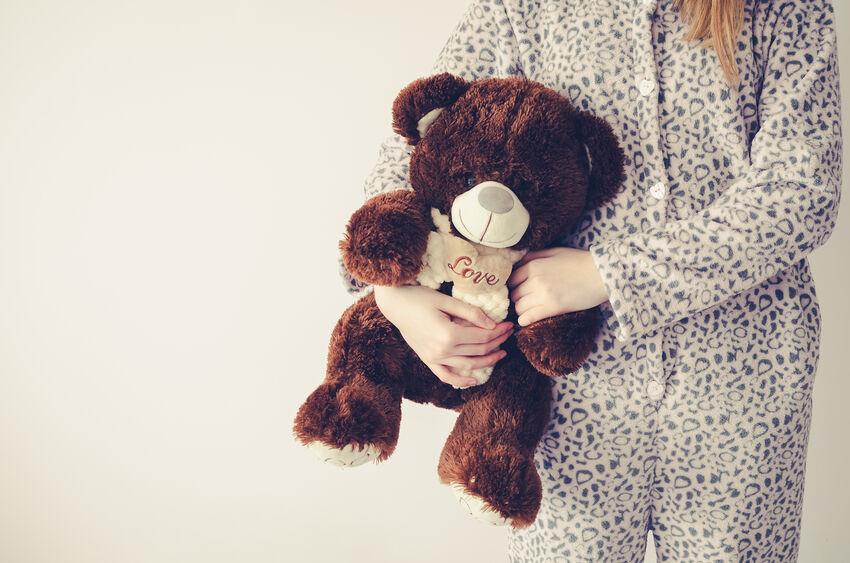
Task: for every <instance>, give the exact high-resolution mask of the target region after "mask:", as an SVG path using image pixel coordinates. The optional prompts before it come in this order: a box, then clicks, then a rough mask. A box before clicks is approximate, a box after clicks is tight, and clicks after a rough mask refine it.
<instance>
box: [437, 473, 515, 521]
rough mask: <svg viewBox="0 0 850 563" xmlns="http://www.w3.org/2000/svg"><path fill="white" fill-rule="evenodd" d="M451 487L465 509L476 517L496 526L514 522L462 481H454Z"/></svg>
mask: <svg viewBox="0 0 850 563" xmlns="http://www.w3.org/2000/svg"><path fill="white" fill-rule="evenodd" d="M449 487H451V489H452V491H453V492H454V494H455V497H456V498H457V501H458V502H459V503H460V505H461V506H462V507H463V509H464V510H466V512H468V513H469V514H470V515H471V516H473V517H474V518H477V519H478V520H481V521H482V522H487V523H488V524H493V525H494V526H505V525H508V524H511V523H512V522H513V519H511V518H505V517H504V516H502V514H501V513H500V512H499V511H498V509H496V508H494V507H493V506H491V505H490V503H488V502H487V501H486V500H484V499H483V498H481V497H479V496H478V495H476V494H474V493H472V492H470V491H468V490H467V489H466V487H464V486H463V485H461V484H460V483H452V484H450V485H449Z"/></svg>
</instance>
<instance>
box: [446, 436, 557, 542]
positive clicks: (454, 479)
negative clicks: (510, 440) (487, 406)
mask: <svg viewBox="0 0 850 563" xmlns="http://www.w3.org/2000/svg"><path fill="white" fill-rule="evenodd" d="M532 456H533V452H528V453H527V454H523V453H522V452H521V451H520V450H518V449H517V448H515V447H512V446H508V445H506V444H500V443H498V441H497V439H496V438H495V437H492V436H491V437H489V438H481V439H477V440H472V441H471V442H469V443H467V444H465V445H463V446H459V447H457V448H456V447H455V444H454V443H447V449H444V450H443V454H442V456H440V464H439V467H438V473H439V474H440V480H441V481H442V482H443V483H445V484H447V485H449V487H450V488H451V489H452V491H453V492H454V493H455V495H456V496H457V498H458V501H460V503H461V505H462V506H463V508H464V509H465V510H467V511H468V512H469V513H470V514H472V515H473V516H475V517H476V518H478V519H479V520H483V521H485V522H489V523H491V524H496V525H510V526H513V527H514V528H521V527H523V526H528V525H529V524H531V523H532V522H534V519H535V518H536V517H537V510H538V509H539V508H540V499H541V496H542V487H541V483H540V477H539V476H538V475H537V469H536V468H535V467H534V460H533V457H532Z"/></svg>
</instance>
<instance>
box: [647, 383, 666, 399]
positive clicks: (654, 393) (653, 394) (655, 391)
mask: <svg viewBox="0 0 850 563" xmlns="http://www.w3.org/2000/svg"><path fill="white" fill-rule="evenodd" d="M646 394H647V395H649V398H650V399H652V400H653V401H660V400H661V399H662V398H663V397H664V386H663V385H662V384H660V383H659V382H657V381H650V382H649V383H648V384H647V386H646Z"/></svg>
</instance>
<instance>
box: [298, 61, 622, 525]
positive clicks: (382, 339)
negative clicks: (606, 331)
mask: <svg viewBox="0 0 850 563" xmlns="http://www.w3.org/2000/svg"><path fill="white" fill-rule="evenodd" d="M393 118H394V129H395V131H396V132H397V133H399V134H400V135H402V136H404V137H406V138H407V141H408V143H410V144H411V145H414V149H413V151H412V153H411V155H410V183H411V185H412V186H413V190H412V191H407V190H400V191H395V192H391V193H386V194H382V195H379V196H376V197H374V198H372V199H370V200H369V201H367V202H366V203H365V204H364V205H363V206H362V207H361V208H360V209H359V210H357V211H356V212H355V213H354V215H353V216H352V217H351V220H350V222H349V224H348V229H347V234H346V237H345V239H344V240H343V241H342V242H341V243H340V248H341V250H342V255H343V260H344V262H345V265H346V267H347V268H348V270H349V271H350V272H351V274H352V275H354V277H356V278H358V279H359V280H362V281H364V282H367V283H370V284H376V285H387V286H398V285H403V284H416V283H418V284H422V285H427V286H429V287H432V288H441V289H442V290H443V291H448V289H447V288H448V287H449V286H451V293H452V295H454V296H455V297H457V298H459V299H462V300H464V301H466V302H468V303H472V304H475V305H477V306H480V307H482V308H483V309H484V310H485V312H487V313H488V314H489V315H490V316H491V317H492V318H493V319H494V320H495V321H497V322H498V321H502V320H504V319H505V318H506V317H507V316H508V314H509V305H510V303H509V299H508V289H507V287H506V285H505V282H506V281H507V278H508V276H509V275H510V273H511V269H512V267H513V264H514V263H515V262H516V261H517V260H519V259H520V258H521V257H522V256H523V255H524V254H525V253H526V252H528V251H529V250H535V249H542V248H545V247H547V246H551V245H555V244H557V243H558V241H560V240H561V239H562V238H563V237H564V235H566V234H567V233H569V232H570V231H571V230H572V229H573V228H574V226H575V225H576V223H577V221H578V219H579V218H580V217H581V215H582V214H583V213H584V211H585V210H586V209H588V208H592V207H596V206H599V205H602V204H603V203H605V202H607V201H608V200H610V199H611V198H612V197H613V196H614V194H615V193H616V191H617V189H618V188H619V185H620V183H621V181H622V177H623V154H622V151H621V150H620V148H619V146H618V144H617V140H616V138H615V137H614V134H613V132H612V130H611V128H610V127H609V126H608V125H607V124H606V123H605V122H604V121H602V120H601V119H599V118H597V117H594V116H593V115H590V114H587V113H583V112H580V111H577V110H576V109H575V108H574V107H573V106H572V105H571V104H570V102H569V101H568V100H566V99H565V98H563V97H562V96H560V95H559V94H558V93H557V92H554V91H553V90H550V89H548V88H546V87H544V86H543V85H541V84H539V83H536V82H533V81H530V80H526V79H523V78H505V79H499V78H492V79H484V80H479V81H474V82H467V81H465V80H463V79H461V78H458V77H456V76H452V75H450V74H440V75H437V76H433V77H430V78H427V79H422V80H418V81H416V82H414V83H412V84H411V85H409V86H408V87H407V88H405V89H404V90H403V91H402V92H401V93H400V94H399V96H398V97H397V98H396V101H395V104H394V106H393ZM599 323H600V315H599V312H598V310H597V309H591V310H587V311H580V312H576V313H568V314H564V315H560V316H557V317H552V318H548V319H545V320H543V321H540V322H537V323H534V324H532V325H530V326H527V327H520V328H519V329H518V330H517V331H516V333H515V335H514V336H512V337H511V338H510V339H509V340H508V341H507V342H506V343H505V344H504V345H503V349H504V350H506V351H507V356H506V357H505V358H504V359H503V360H501V361H500V362H499V363H498V364H496V366H495V367H493V368H489V369H483V370H475V371H474V372H472V373H470V374H468V375H472V376H473V377H474V378H475V379H477V380H478V381H479V385H476V386H473V387H470V388H465V389H456V388H454V387H452V386H451V385H448V384H445V383H443V382H441V381H440V380H439V379H437V378H436V377H435V376H434V374H433V373H431V371H430V370H429V369H428V368H427V367H426V366H425V365H424V364H423V363H422V361H421V360H420V359H419V358H418V357H417V356H416V354H415V353H414V352H413V351H412V350H411V349H410V348H409V347H408V346H407V344H406V343H405V341H404V340H403V339H402V337H401V335H400V334H399V332H398V330H397V329H396V328H395V327H394V326H393V325H392V324H391V323H390V322H389V321H388V320H387V319H386V318H384V316H383V315H382V314H381V311H380V310H379V309H378V307H377V306H376V304H375V299H374V297H373V295H371V294H370V295H367V296H365V297H363V298H361V299H360V300H359V301H357V302H356V303H354V304H353V305H352V306H351V307H349V308H348V310H347V311H345V313H344V314H343V316H342V318H341V319H340V320H339V322H338V323H337V325H336V328H335V329H334V331H333V335H332V337H331V342H330V350H329V356H328V367H327V376H326V377H325V380H324V382H323V383H322V384H321V385H320V386H319V387H318V389H316V390H315V391H314V392H313V393H312V394H311V395H310V396H309V397H308V399H307V400H306V402H305V403H304V405H302V407H301V408H300V410H299V411H298V414H297V416H296V419H295V429H294V431H295V436H296V438H297V439H298V440H299V441H301V442H302V443H304V444H306V445H308V446H310V447H311V448H313V449H315V450H316V451H317V453H319V455H320V456H321V457H322V458H323V459H325V461H328V462H332V463H336V464H338V465H345V466H353V465H359V464H361V463H363V462H365V461H368V460H375V461H381V460H384V459H386V458H387V457H389V455H390V454H391V453H392V452H393V450H394V448H395V446H396V442H397V440H398V432H399V422H400V420H401V400H402V397H406V398H408V399H410V400H413V401H416V402H422V403H425V402H427V403H432V404H434V405H437V406H439V407H444V408H450V409H455V410H457V411H459V413H460V414H459V416H458V418H457V422H456V423H455V426H454V429H453V430H452V432H451V434H450V435H449V437H448V439H447V441H446V444H445V447H444V449H443V452H442V454H441V456H440V461H439V466H438V473H439V475H440V479H441V481H442V482H443V483H446V484H448V485H450V486H451V487H452V489H453V490H454V491H455V493H456V494H457V495H458V497H459V498H460V500H461V501H462V503H463V504H465V505H466V506H467V508H468V509H469V510H470V512H471V513H473V514H474V515H476V516H478V517H480V518H482V519H484V520H488V521H490V522H493V523H500V524H511V525H513V526H514V527H521V526H526V525H528V524H530V523H532V522H533V521H534V518H535V516H536V514H537V510H538V508H539V506H540V499H541V483H540V478H539V476H538V475H537V471H536V469H535V466H534V460H533V456H534V450H535V448H536V446H537V443H538V442H539V440H540V439H541V437H542V435H543V431H544V429H545V427H546V425H547V423H548V419H549V400H550V393H551V390H550V381H549V378H548V377H547V376H557V375H563V374H567V373H570V372H573V371H575V370H576V369H578V367H579V366H580V365H581V364H582V363H583V362H584V360H585V359H586V358H587V356H588V354H589V353H590V351H591V348H592V346H593V342H594V339H595V336H596V334H597V331H598V330H599Z"/></svg>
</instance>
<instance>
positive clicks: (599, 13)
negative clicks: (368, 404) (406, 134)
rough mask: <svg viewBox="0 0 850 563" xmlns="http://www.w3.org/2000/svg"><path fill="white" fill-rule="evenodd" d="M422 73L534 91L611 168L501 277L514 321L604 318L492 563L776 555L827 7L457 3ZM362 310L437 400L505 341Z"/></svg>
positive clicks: (782, 552)
mask: <svg viewBox="0 0 850 563" xmlns="http://www.w3.org/2000/svg"><path fill="white" fill-rule="evenodd" d="M444 71H447V72H452V73H454V74H458V75H460V76H462V77H464V78H466V79H469V80H471V79H476V78H485V77H490V76H509V75H524V76H526V77H528V78H530V79H533V80H536V81H538V82H541V83H543V84H545V85H546V86H548V87H550V88H553V89H555V90H558V91H560V92H561V93H562V94H563V95H564V96H566V97H568V98H569V99H570V100H571V101H572V102H573V104H574V105H575V106H576V107H578V108H579V109H582V110H585V111H589V112H591V113H593V114H595V115H597V116H599V117H601V118H603V119H605V120H606V121H607V122H608V123H609V124H611V126H612V127H613V128H614V131H615V133H616V134H617V136H618V138H619V140H620V143H621V146H622V148H623V150H624V151H625V154H626V162H625V165H626V180H625V183H624V186H623V188H622V190H621V192H620V193H619V194H618V196H617V197H616V199H615V200H614V201H613V202H612V203H610V204H609V205H607V206H606V207H605V208H604V209H602V210H598V211H594V212H589V213H588V214H587V215H586V217H585V218H584V219H583V220H582V221H581V222H580V224H579V227H578V228H577V229H576V231H575V232H573V233H571V234H570V235H569V236H568V237H567V238H566V239H565V240H564V241H563V245H562V247H560V248H552V249H548V250H545V251H542V252H536V253H532V254H530V255H528V256H527V257H526V258H525V259H524V260H523V262H521V263H520V264H519V265H518V267H517V268H516V269H515V271H514V273H513V275H512V276H511V278H510V280H509V285H510V287H511V289H512V291H511V298H512V300H513V301H514V303H515V306H516V311H517V314H518V315H519V320H518V322H519V324H520V325H527V324H530V323H533V322H535V321H537V320H540V319H543V318H546V317H549V316H553V315H557V314H561V313H564V312H568V311H577V310H583V309H586V308H590V307H594V306H597V305H601V306H602V309H603V312H604V313H605V316H606V322H605V325H604V326H603V330H602V332H601V334H600V335H599V337H598V339H597V342H596V346H595V350H594V352H593V354H592V355H591V357H590V358H589V359H588V361H587V362H586V364H585V365H584V366H583V367H582V368H581V369H580V370H579V371H577V372H576V373H573V374H569V375H565V376H564V377H561V378H558V379H554V380H553V382H552V383H553V386H552V396H553V407H552V413H551V414H552V416H551V423H550V426H549V429H548V431H547V433H546V435H545V436H544V438H543V440H542V442H541V444H540V446H539V448H538V450H537V455H536V463H537V468H538V471H539V472H540V474H541V478H542V480H543V483H544V493H543V503H542V506H541V509H540V513H539V515H538V518H537V521H536V522H535V524H534V525H532V526H530V527H528V528H524V529H521V530H512V531H511V543H510V554H511V558H512V560H514V561H535V562H538V561H550V560H552V561H642V560H643V557H644V552H645V548H646V545H645V542H646V537H647V531H648V530H652V532H653V535H654V538H655V542H656V551H657V553H658V556H659V558H660V559H661V560H668V561H696V560H711V561H759V562H765V561H793V560H795V559H796V554H797V547H798V538H799V522H800V509H801V499H802V492H803V476H804V472H805V454H806V445H807V436H808V429H809V421H810V416H811V399H810V397H811V391H812V382H813V378H814V374H815V369H816V364H817V358H818V343H819V330H820V328H819V327H820V314H819V310H818V304H817V301H816V298H815V292H814V286H813V282H812V279H811V275H810V273H809V267H808V263H807V261H806V255H807V254H808V253H809V252H811V251H812V250H813V249H814V248H816V247H818V246H820V245H821V244H823V243H824V241H825V240H826V239H827V238H828V237H829V235H830V233H831V231H832V228H833V224H834V221H835V217H836V213H837V209H838V199H839V183H840V177H841V130H840V117H839V116H840V110H839V96H838V71H837V67H836V42H835V31H834V22H833V12H832V7H831V5H830V3H829V1H828V0H796V1H793V2H791V1H778V0H776V1H770V0H595V1H593V2H579V1H569V0H560V1H546V0H539V1H534V2H530V1H528V0H504V1H499V0H477V1H476V2H474V3H473V5H472V6H471V7H470V9H469V10H468V12H467V13H466V15H465V17H464V19H463V21H462V22H461V24H460V25H459V26H458V28H457V30H456V31H455V33H454V34H453V35H452V36H451V38H450V39H449V41H448V43H447V44H446V46H445V48H444V50H443V52H442V53H441V55H440V57H439V59H438V61H437V64H436V66H435V68H434V72H444ZM408 154H409V147H407V146H406V145H405V144H404V142H403V140H402V139H401V138H398V137H393V138H391V139H390V140H388V141H387V143H386V144H385V145H384V147H383V149H382V153H381V157H380V161H379V163H378V165H377V166H376V168H375V170H374V172H373V173H372V175H371V176H370V178H369V179H368V181H367V185H366V195H367V196H373V195H376V194H378V193H381V192H384V191H387V190H392V189H403V188H406V187H408V184H407V168H406V162H407V157H408ZM348 279H349V282H350V283H351V288H352V291H353V292H355V293H357V292H362V291H365V290H366V289H367V288H364V287H363V286H361V285H359V284H357V282H355V281H353V280H351V279H350V276H349V277H348ZM375 295H376V298H377V302H378V304H379V306H380V308H381V310H382V312H383V313H384V314H385V315H386V317H387V318H388V319H389V320H390V321H391V322H392V323H393V324H394V325H395V326H396V327H397V328H398V329H399V331H400V332H401V334H402V335H403V336H404V338H405V339H406V340H407V342H408V343H409V344H410V346H411V347H412V348H413V349H414V350H415V351H416V352H417V353H418V354H419V356H420V358H421V359H422V360H423V362H425V363H426V364H427V365H428V366H429V367H430V368H431V370H432V371H433V372H434V374H435V376H436V377H439V378H440V379H441V380H443V381H445V382H446V383H451V384H455V385H461V386H465V385H469V384H470V383H471V382H470V381H467V380H466V379H465V378H463V377H460V376H458V375H457V370H458V369H460V368H474V367H481V366H485V365H492V364H494V363H495V362H496V361H498V360H499V359H500V357H501V353H500V351H499V346H500V345H501V344H502V343H503V342H504V341H505V340H506V339H507V338H509V337H510V334H511V325H510V323H502V324H500V325H498V326H497V327H496V328H495V329H487V328H486V327H485V322H484V319H483V318H482V315H483V313H481V311H479V310H477V309H475V308H473V307H471V306H468V305H465V304H463V303H460V302H458V301H455V300H453V299H452V298H450V297H447V296H445V295H441V294H439V293H437V292H434V291H432V290H429V289H426V288H422V287H402V288H375ZM451 317H460V318H464V319H467V320H469V321H471V322H473V323H475V324H477V325H478V326H479V327H480V328H477V329H468V328H467V329H463V330H460V329H459V328H458V327H457V325H455V324H453V323H452V322H451Z"/></svg>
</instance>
